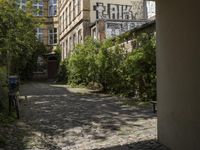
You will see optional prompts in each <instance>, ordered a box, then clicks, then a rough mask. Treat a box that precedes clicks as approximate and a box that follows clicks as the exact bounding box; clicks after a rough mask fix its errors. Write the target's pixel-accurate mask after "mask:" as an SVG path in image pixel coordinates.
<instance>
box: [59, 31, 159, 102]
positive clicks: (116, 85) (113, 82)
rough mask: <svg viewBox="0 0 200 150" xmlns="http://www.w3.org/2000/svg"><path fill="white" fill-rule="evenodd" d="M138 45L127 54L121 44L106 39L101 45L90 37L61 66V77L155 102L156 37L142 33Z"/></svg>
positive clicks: (70, 82) (72, 81)
mask: <svg viewBox="0 0 200 150" xmlns="http://www.w3.org/2000/svg"><path fill="white" fill-rule="evenodd" d="M136 42H137V44H136V45H137V47H136V49H134V50H133V52H129V53H128V52H127V51H126V50H125V49H123V48H121V47H120V46H119V43H118V42H116V43H113V41H111V40H106V41H104V42H103V43H101V45H100V44H99V43H98V42H96V41H94V40H92V39H91V38H87V39H86V41H85V43H84V44H80V45H78V46H77V47H76V48H75V49H74V51H73V54H72V55H71V56H70V57H69V59H68V60H67V63H66V60H65V61H64V62H63V63H62V65H61V67H60V70H62V71H60V77H62V78H63V79H65V80H67V79H68V83H69V84H73V85H74V84H75V85H80V84H81V85H86V86H88V85H89V86H91V83H92V84H94V83H95V84H96V85H98V84H101V85H102V87H103V90H104V91H109V92H112V93H116V94H122V95H125V96H137V97H138V99H140V100H142V101H145V100H155V99H156V56H155V48H156V47H155V37H154V36H151V35H147V34H142V35H141V36H139V37H137V40H136Z"/></svg>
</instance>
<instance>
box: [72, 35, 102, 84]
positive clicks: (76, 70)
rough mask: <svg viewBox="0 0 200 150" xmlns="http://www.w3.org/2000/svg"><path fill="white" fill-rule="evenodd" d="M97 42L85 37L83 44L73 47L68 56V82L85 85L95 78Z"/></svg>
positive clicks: (96, 70)
mask: <svg viewBox="0 0 200 150" xmlns="http://www.w3.org/2000/svg"><path fill="white" fill-rule="evenodd" d="M98 48H99V43H97V42H96V41H94V40H93V39H92V38H89V37H88V38H87V39H86V40H85V43H84V44H80V45H78V46H76V47H75V49H74V51H73V53H72V55H71V57H70V58H69V64H68V69H69V83H70V84H83V85H87V84H88V83H89V82H93V81H96V80H97V72H98V67H97V65H96V63H95V60H96V55H97V53H98Z"/></svg>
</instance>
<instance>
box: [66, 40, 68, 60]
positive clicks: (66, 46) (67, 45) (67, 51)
mask: <svg viewBox="0 0 200 150" xmlns="http://www.w3.org/2000/svg"><path fill="white" fill-rule="evenodd" d="M65 45H66V47H65V57H66V56H67V55H68V40H66V42H65Z"/></svg>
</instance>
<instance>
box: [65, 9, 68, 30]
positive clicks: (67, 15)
mask: <svg viewBox="0 0 200 150" xmlns="http://www.w3.org/2000/svg"><path fill="white" fill-rule="evenodd" d="M65 14H66V20H65V21H66V26H68V9H66V12H65Z"/></svg>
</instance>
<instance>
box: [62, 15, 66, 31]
mask: <svg viewBox="0 0 200 150" xmlns="http://www.w3.org/2000/svg"><path fill="white" fill-rule="evenodd" d="M62 26H63V30H62V31H64V30H65V12H63V14H62Z"/></svg>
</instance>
